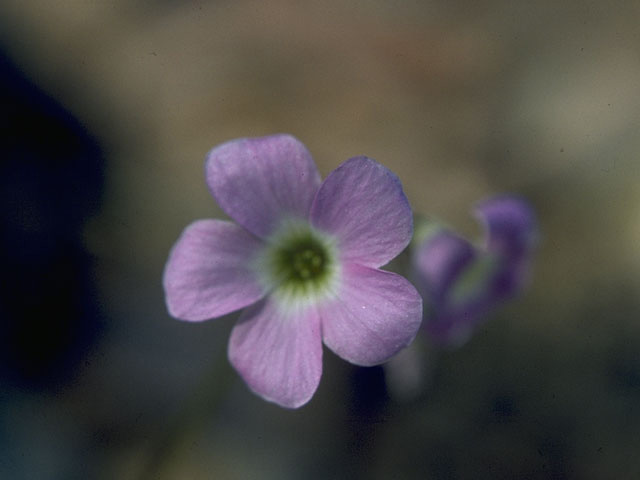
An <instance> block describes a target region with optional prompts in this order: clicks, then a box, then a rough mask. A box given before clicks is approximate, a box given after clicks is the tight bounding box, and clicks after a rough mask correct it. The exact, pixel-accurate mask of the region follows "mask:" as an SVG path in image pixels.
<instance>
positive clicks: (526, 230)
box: [475, 195, 538, 298]
mask: <svg viewBox="0 0 640 480" xmlns="http://www.w3.org/2000/svg"><path fill="white" fill-rule="evenodd" d="M475 214H476V216H477V217H478V218H479V219H480V221H482V222H483V223H484V225H485V229H486V249H487V251H488V252H490V253H492V254H494V255H496V256H497V257H498V258H499V259H500V261H501V263H502V266H501V268H500V269H499V271H498V272H496V275H495V278H494V280H493V285H492V289H493V293H494V294H495V295H496V296H497V297H502V298H508V297H510V296H513V295H515V294H517V293H518V292H519V291H520V290H522V288H524V285H525V284H526V282H527V280H528V278H529V274H530V272H529V271H530V268H531V260H532V255H533V250H534V248H535V244H536V242H537V235H538V232H537V226H536V218H535V214H534V212H533V209H532V208H531V207H530V205H529V204H528V203H527V202H526V201H524V200H523V199H520V198H517V197H514V196H510V195H500V196H496V197H493V198H490V199H488V200H485V201H484V202H482V203H480V204H478V205H477V206H476V208H475Z"/></svg>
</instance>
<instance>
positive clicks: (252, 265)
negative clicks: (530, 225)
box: [163, 135, 422, 408]
mask: <svg viewBox="0 0 640 480" xmlns="http://www.w3.org/2000/svg"><path fill="white" fill-rule="evenodd" d="M206 179H207V184H208V186H209V189H210V190H211V193H212V194H213V196H214V197H215V199H216V200H217V201H218V204H219V205H220V207H221V208H222V209H223V210H224V211H225V212H226V213H227V214H228V215H229V216H230V217H231V218H232V219H234V220H235V221H236V222H237V223H233V222H228V221H222V220H199V221H196V222H194V223H192V224H191V225H189V226H188V227H187V228H186V229H185V231H184V232H183V233H182V236H181V237H180V238H179V239H178V241H177V243H176V244H175V246H174V247H173V249H172V250H171V253H170V255H169V260H168V261H167V265H166V267H165V272H164V279H163V284H164V289H165V294H166V302H167V307H168V310H169V312H170V313H171V315H173V316H174V317H176V318H179V319H181V320H187V321H194V322H196V321H203V320H207V319H210V318H214V317H220V316H222V315H225V314H227V313H230V312H233V311H235V310H239V309H241V308H244V307H247V308H246V309H245V310H244V311H243V312H242V313H241V315H240V318H239V320H238V322H237V324H236V325H235V327H234V328H233V331H232V333H231V339H230V341H229V348H228V355H229V359H230V361H231V363H232V364H233V366H234V367H235V368H236V370H237V371H238V372H239V373H240V375H241V376H242V377H243V379H244V380H245V382H246V383H247V385H248V386H249V387H250V388H251V389H252V390H253V391H254V392H255V393H257V394H258V395H260V396H261V397H263V398H264V399H266V400H269V401H272V402H275V403H277V404H279V405H281V406H284V407H289V408H296V407H299V406H301V405H303V404H305V403H306V402H308V401H309V400H310V399H311V397H312V396H313V394H314V392H315V391H316V388H317V387H318V384H319V382H320V376H321V373H322V343H323V342H324V344H325V345H326V346H327V347H329V348H330V349H331V350H333V351H334V352H335V353H336V354H337V355H338V356H340V357H342V358H343V359H345V360H347V361H349V362H351V363H354V364H356V365H375V364H378V363H382V362H384V361H386V360H388V359H389V358H390V357H392V356H393V355H395V354H396V353H398V352H399V351H400V350H402V349H403V348H404V347H406V346H407V345H408V344H409V343H410V342H411V341H412V340H413V338H414V336H415V335H416V333H417V331H418V329H419V326H420V323H421V320H422V299H421V297H420V295H419V294H418V292H417V291H416V289H415V288H414V287H413V285H411V284H410V283H409V282H408V281H407V280H406V279H405V278H403V277H401V276H399V275H396V274H394V273H391V272H387V271H383V270H380V268H379V267H381V266H382V265H384V264H386V263H388V262H389V261H390V260H391V259H392V258H394V257H395V256H396V255H398V254H399V253H400V252H401V251H402V250H403V249H404V248H405V247H406V246H407V244H408V243H409V241H410V239H411V236H412V232H413V219H412V214H411V209H410V207H409V203H408V201H407V198H406V196H405V194H404V192H403V191H402V186H401V184H400V182H399V180H398V178H397V177H396V176H395V175H394V174H393V173H391V172H390V171H389V170H388V169H386V168H385V167H383V166H382V165H380V164H378V163H376V162H375V161H373V160H371V159H369V158H367V157H355V158H352V159H350V160H347V161H346V162H344V163H343V164H342V165H341V166H339V167H338V168H337V169H336V170H334V171H333V172H331V173H330V174H329V176H328V177H327V178H326V179H325V180H324V182H322V181H321V179H320V175H319V173H318V171H317V169H316V166H315V164H314V163H313V160H312V158H311V155H310V154H309V152H308V151H307V149H306V148H305V147H304V145H302V143H300V142H299V141H298V140H297V139H295V138H293V137H292V136H290V135H273V136H268V137H262V138H252V139H247V138H245V139H238V140H232V141H230V142H227V143H224V144H222V145H220V146H218V147H216V148H214V149H213V150H212V151H211V152H210V153H209V155H208V157H207V161H206Z"/></svg>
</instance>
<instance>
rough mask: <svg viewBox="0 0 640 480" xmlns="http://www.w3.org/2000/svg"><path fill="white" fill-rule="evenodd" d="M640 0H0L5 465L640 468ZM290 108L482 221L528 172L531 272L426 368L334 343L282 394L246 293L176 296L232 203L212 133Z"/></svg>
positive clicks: (420, 191) (283, 472) (296, 119)
mask: <svg viewBox="0 0 640 480" xmlns="http://www.w3.org/2000/svg"><path fill="white" fill-rule="evenodd" d="M639 25H640V4H639V3H638V2H633V1H623V0H620V1H611V2H595V1H582V2H581V1H575V0H572V1H568V2H553V1H547V0H544V1H540V2H526V1H522V0H517V1H506V0H504V1H503V0H493V1H490V2H471V1H444V0H429V1H423V2H417V1H407V2H399V1H394V2H384V1H377V0H373V1H368V2H363V1H344V0H343V1H337V0H329V1H307V2H296V1H292V0H274V1H269V2H260V1H244V0H241V1H214V2H204V1H196V0H193V1H180V2H179V1H171V0H140V1H134V2H131V1H126V0H58V1H55V2H54V1H50V2H46V1H42V2H41V1H29V2H23V1H19V0H3V1H2V3H0V81H1V85H0V86H1V88H0V97H1V99H2V100H1V102H0V152H1V155H0V198H1V199H2V202H1V203H0V219H1V225H0V228H1V230H0V242H1V244H0V259H1V260H0V262H1V269H0V278H1V279H2V283H1V286H2V289H1V291H0V375H1V377H0V381H1V383H0V477H1V478H10V479H41V478H42V479H75V478H77V479H85V478H97V479H114V478H117V479H125V480H127V479H143V478H144V479H146V478H153V479H156V478H158V479H211V478H216V479H227V478H228V479H245V478H246V479H253V478H255V479H298V478H310V479H314V478H317V479H327V478H336V479H341V478H374V479H387V478H421V479H458V478H463V479H464V478H480V479H483V478H488V479H489V478H491V479H499V478H527V479H546V478H555V479H561V478H569V479H609V478H616V479H626V478H629V479H635V478H640V457H639V456H638V455H637V453H638V452H639V451H640V318H639V317H640V295H639V293H640V275H639V273H640V241H639V239H640V156H639V154H640V132H639V126H640V27H639ZM276 132H289V133H292V134H294V135H295V136H297V137H298V138H299V139H300V140H301V141H302V142H304V143H305V144H306V145H307V147H308V148H309V150H310V151H311V152H312V154H313V155H314V158H315V160H316V162H317V164H318V166H319V169H320V171H321V173H322V174H323V176H324V175H326V174H327V173H329V172H330V171H331V170H333V169H334V168H335V167H337V166H338V165H339V164H340V163H341V162H342V161H344V160H345V159H347V158H349V157H351V156H355V155H360V154H366V155H368V156H370V157H373V158H375V159H377V160H378V161H380V162H381V163H383V164H385V165H386V166H387V167H389V168H390V169H391V170H393V171H394V172H395V173H397V174H398V175H399V177H400V178H401V179H402V181H403V185H404V188H405V192H406V193H407V195H408V197H409V199H410V202H411V204H412V206H413V208H414V210H416V211H418V212H421V213H424V214H429V215H434V216H437V217H439V218H441V219H442V220H445V221H446V222H447V223H448V224H449V225H451V226H453V227H454V228H457V229H458V230H459V231H461V232H462V233H464V234H466V235H469V236H470V237H472V238H479V237H480V235H481V230H480V228H479V226H478V225H476V223H475V222H474V220H473V219H472V217H471V216H470V208H471V206H472V205H473V203H474V202H476V201H478V200H479V199H481V198H483V197H486V196H488V195H491V194H494V193H500V192H514V193H518V194H521V195H523V196H525V197H526V198H528V199H529V200H530V201H531V203H532V204H533V206H534V208H535V209H536V211H537V213H538V215H539V220H540V228H541V244H540V248H539V251H538V255H537V259H536V264H535V271H534V276H533V281H532V284H531V287H530V289H529V290H528V291H527V292H526V294H524V295H523V296H522V297H521V298H519V299H518V300H516V301H513V302H510V303H509V304H508V305H505V306H504V307H503V308H500V309H499V310H497V311H496V312H494V314H493V315H491V317H490V318H488V319H487V322H486V323H485V324H483V326H482V327H481V328H480V329H479V330H478V331H477V333H476V335H475V336H474V337H473V338H472V339H471V340H470V341H469V342H468V343H466V344H465V345H463V346H462V347H461V348H459V349H457V350H445V351H436V350H434V349H433V348H429V346H428V342H427V341H426V339H424V338H420V339H419V340H418V341H419V342H420V344H421V345H423V347H424V348H425V349H426V350H425V352H426V353H425V355H424V359H423V360H424V372H425V373H424V381H423V386H422V390H421V391H420V392H419V393H417V394H415V395H413V396H410V397H407V396H398V395H396V394H394V391H393V390H392V389H390V388H388V386H387V384H386V383H385V377H384V372H383V369H382V367H374V368H356V367H353V366H351V365H349V364H347V363H345V362H343V361H342V360H340V359H338V358H337V357H336V356H335V355H333V354H332V353H331V352H329V351H328V350H327V349H325V352H324V374H323V378H322V381H321V384H320V387H319V389H318V392H317V394H316V395H315V396H314V398H313V399H312V400H311V402H310V403H309V404H308V405H306V406H304V407H303V408H301V409H299V410H295V411H289V410H284V409H281V408H279V407H277V406H275V405H272V404H269V403H266V402H264V401H263V400H261V399H260V398H258V397H256V396H255V395H253V394H252V393H250V392H249V391H248V389H247V388H246V387H245V385H244V384H243V382H242V381H241V380H240V379H239V377H238V376H237V375H236V374H235V372H234V371H233V369H232V367H231V366H230V365H229V364H228V362H227V360H226V344H227V341H228V336H229V332H230V330H231V328H232V326H233V323H234V320H235V318H236V315H234V314H232V315H229V316H227V317H226V318H222V319H217V320H214V321H209V322H204V323H200V324H186V323H183V322H179V321H176V320H174V319H172V318H170V317H169V315H168V314H167V312H166V309H165V306H164V296H163V291H162V286H161V277H162V271H163V267H164V262H165V261H166V258H167V255H168V252H169V249H170V248H171V246H172V245H173V243H174V242H175V241H176V239H177V238H178V236H179V234H180V233H181V231H182V229H183V228H184V227H185V226H186V225H187V224H188V223H190V222H191V221H193V220H195V219H198V218H215V217H224V214H223V213H222V212H221V211H220V209H219V208H218V206H217V205H216V203H215V202H214V201H213V199H212V198H211V197H210V195H209V193H208V190H207V187H206V185H205V182H204V176H203V161H204V156H205V154H206V153H207V152H208V150H209V149H210V148H211V147H213V146H214V145H216V144H218V143H221V142H223V141H226V140H229V139H232V138H236V137H245V136H259V135H266V134H270V133H276Z"/></svg>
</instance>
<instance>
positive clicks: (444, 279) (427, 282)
mask: <svg viewBox="0 0 640 480" xmlns="http://www.w3.org/2000/svg"><path fill="white" fill-rule="evenodd" d="M475 258H476V251H475V249H474V248H473V246H472V245H471V243H469V242H468V241H467V240H465V239H464V238H462V237H460V236H458V235H456V234H454V233H451V232H449V231H447V230H442V231H440V232H438V233H436V234H433V235H431V236H429V237H428V238H427V239H426V240H425V241H423V242H422V244H421V245H419V246H418V248H417V252H414V261H413V268H414V270H415V272H414V275H415V277H416V283H417V284H418V288H419V289H420V290H421V291H424V292H425V293H426V295H427V296H428V297H429V299H430V300H431V302H435V303H436V304H439V303H440V302H442V301H444V300H445V297H446V296H447V293H448V291H449V289H450V287H451V285H452V284H453V283H454V282H455V281H456V280H457V278H458V277H459V275H460V272H462V271H463V270H464V269H465V268H466V267H467V266H468V265H469V264H470V263H471V262H472V261H473V260H474V259H475Z"/></svg>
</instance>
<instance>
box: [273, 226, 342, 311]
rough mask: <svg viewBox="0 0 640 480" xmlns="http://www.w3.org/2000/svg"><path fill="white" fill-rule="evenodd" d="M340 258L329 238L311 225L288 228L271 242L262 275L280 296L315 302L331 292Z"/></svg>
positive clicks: (281, 231)
mask: <svg viewBox="0 0 640 480" xmlns="http://www.w3.org/2000/svg"><path fill="white" fill-rule="evenodd" d="M336 258H337V255H336V249H335V245H334V243H333V242H332V241H331V240H330V239H329V238H328V237H326V236H325V235H322V234H320V233H319V232H317V231H315V230H313V229H312V228H311V227H310V226H308V225H288V226H287V227H286V228H283V229H282V230H280V231H279V233H278V234H276V235H274V237H273V238H272V239H270V242H269V246H268V247H267V249H266V251H265V255H264V257H263V262H264V263H263V268H262V271H263V272H264V273H266V280H267V282H268V283H269V284H270V286H272V287H273V288H274V290H275V292H276V293H277V294H280V295H283V296H287V297H295V298H297V299H305V298H308V299H312V298H314V297H317V296H318V295H323V294H326V293H328V292H329V291H330V290H331V286H332V284H333V280H334V278H335V276H336V270H337V262H336Z"/></svg>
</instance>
